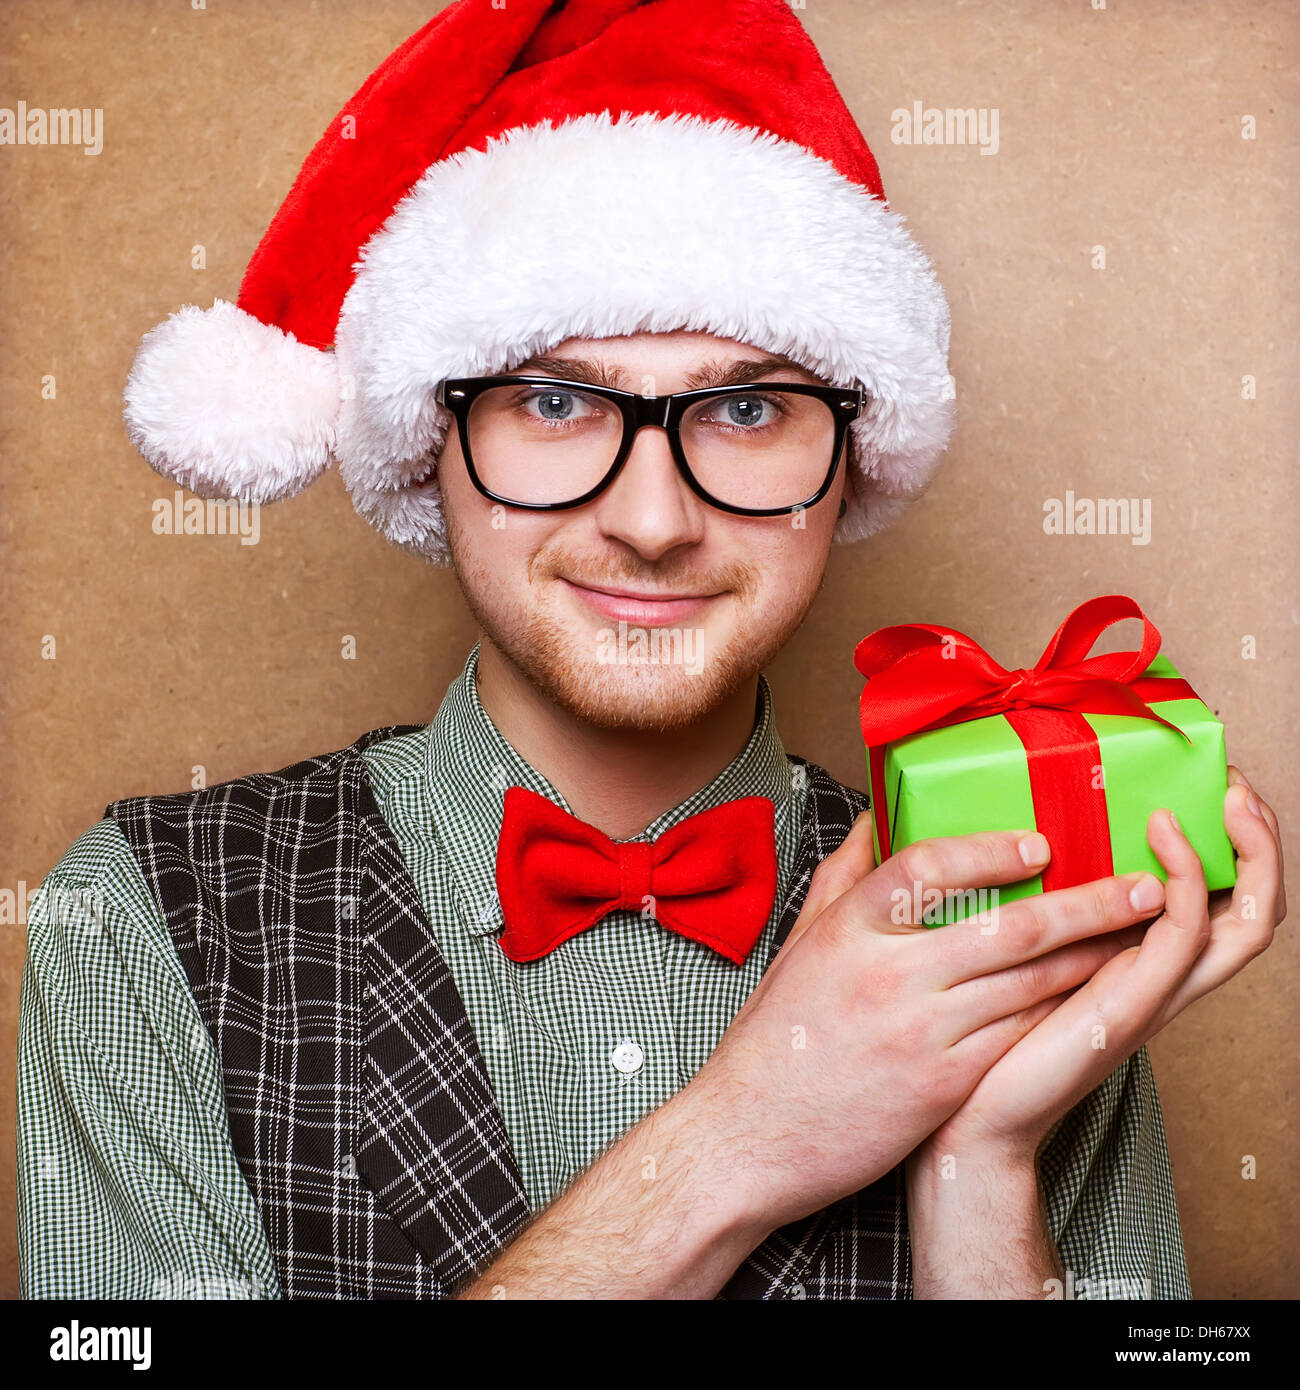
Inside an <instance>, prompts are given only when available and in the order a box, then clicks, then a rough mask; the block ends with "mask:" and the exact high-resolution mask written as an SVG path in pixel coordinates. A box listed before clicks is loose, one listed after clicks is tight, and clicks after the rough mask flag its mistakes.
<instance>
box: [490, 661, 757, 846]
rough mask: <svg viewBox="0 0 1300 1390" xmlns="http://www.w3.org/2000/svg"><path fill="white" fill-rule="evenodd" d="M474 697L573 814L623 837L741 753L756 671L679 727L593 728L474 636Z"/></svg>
mask: <svg viewBox="0 0 1300 1390" xmlns="http://www.w3.org/2000/svg"><path fill="white" fill-rule="evenodd" d="M478 696H479V701H480V703H481V704H482V705H483V708H484V710H485V711H486V712H487V715H488V718H490V719H491V720H492V722H493V724H495V725H496V727H497V728H498V730H500V732H501V735H502V737H504V738H505V739H506V741H507V742H508V743H510V744H511V746H512V747H513V748H514V749H515V750H516V751H517V752H518V753H519V755H520V757H522V758H523V759H524V760H525V762H527V763H528V764H529V765H530V766H531V767H534V768H536V769H537V771H538V772H540V773H541V774H542V776H544V777H545V778H546V779H547V781H549V782H550V783H551V785H552V786H553V787H555V789H556V790H557V791H558V792H559V793H560V794H561V795H562V796H563V797H564V799H565V800H566V801H567V802H568V803H569V806H570V808H571V809H572V811H573V814H574V815H575V816H577V817H578V818H579V819H580V820H584V821H586V822H587V823H588V824H590V825H594V826H595V827H596V828H597V829H598V830H602V831H604V833H605V834H606V835H608V836H609V837H610V838H611V839H613V840H626V839H630V838H631V837H632V836H633V835H639V834H640V833H641V831H643V830H644V829H645V827H646V826H647V825H649V824H650V822H651V821H652V820H654V819H655V818H656V817H657V816H661V815H662V814H663V813H664V812H665V811H669V810H671V809H672V808H673V807H674V806H678V805H680V804H681V803H682V802H683V801H685V800H686V798H687V797H689V796H690V795H691V794H692V793H694V792H696V791H698V790H699V789H700V788H701V787H703V786H705V785H706V784H707V783H709V782H711V781H712V780H713V778H714V777H716V776H717V774H718V773H719V772H721V771H722V770H723V769H724V768H725V767H726V766H727V765H728V764H729V763H730V762H731V761H732V760H733V759H734V758H735V757H736V755H737V754H738V753H740V751H741V750H742V749H743V748H744V746H745V744H746V743H747V742H748V741H749V737H750V735H751V734H752V733H753V731H754V718H755V711H756V708H757V700H758V677H757V675H755V676H754V677H753V679H752V680H749V681H747V682H746V683H745V685H744V686H743V687H742V688H741V689H740V690H738V691H736V693H735V694H734V695H732V696H730V697H729V698H728V699H726V700H725V701H723V703H722V704H721V705H720V706H718V708H717V709H714V710H712V711H710V713H709V714H708V715H706V716H705V717H704V718H703V719H701V720H699V721H697V722H696V723H694V724H691V725H690V726H688V727H686V728H683V729H675V730H671V731H669V732H667V733H660V732H644V731H641V730H637V729H599V728H594V727H593V726H592V725H590V724H586V723H583V722H582V721H581V720H580V719H577V718H575V717H574V716H573V715H571V714H570V713H569V712H568V711H567V710H565V709H561V708H560V707H559V706H558V705H556V704H555V703H554V702H553V701H551V700H549V699H548V698H547V697H546V696H545V695H544V694H543V693H542V691H540V690H539V689H538V688H537V687H536V686H535V685H533V684H532V682H531V681H529V680H528V679H527V678H526V677H525V676H524V675H523V673H522V672H521V671H519V669H518V668H517V667H516V666H514V665H513V664H512V663H511V662H510V661H508V660H507V659H506V658H505V657H504V656H502V654H501V653H500V651H499V650H498V649H497V648H496V647H495V646H494V645H493V644H492V642H491V641H490V640H489V639H488V638H487V637H486V636H483V637H482V638H481V640H480V644H479V656H478Z"/></svg>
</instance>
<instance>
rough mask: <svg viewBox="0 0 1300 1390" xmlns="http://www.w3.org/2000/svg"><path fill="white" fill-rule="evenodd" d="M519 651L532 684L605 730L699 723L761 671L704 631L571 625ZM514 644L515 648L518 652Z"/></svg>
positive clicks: (663, 728)
mask: <svg viewBox="0 0 1300 1390" xmlns="http://www.w3.org/2000/svg"><path fill="white" fill-rule="evenodd" d="M533 636H534V640H532V641H530V642H527V643H525V644H524V645H523V649H522V650H519V649H515V650H513V651H511V653H510V654H511V657H512V659H513V660H514V661H515V662H516V664H518V665H519V666H520V668H521V670H523V672H524V674H525V675H527V677H528V678H529V680H531V681H532V682H533V684H534V685H536V686H538V687H539V688H540V689H541V690H542V691H543V692H544V693H545V694H546V695H547V696H548V697H549V698H550V699H551V700H552V701H553V702H554V703H555V704H557V705H559V706H560V708H562V709H564V710H565V711H567V712H568V713H569V714H571V715H572V716H573V717H574V718H575V719H579V720H581V721H582V722H583V723H585V724H590V725H592V726H593V727H595V728H601V729H627V730H638V731H641V732H646V733H650V732H658V733H667V732H669V731H671V730H675V729H681V728H685V727H687V726H689V725H691V724H695V723H698V722H699V721H700V720H701V719H702V718H703V717H704V716H705V715H707V714H709V713H710V712H711V711H712V710H714V709H716V708H717V707H718V705H719V704H721V703H722V702H723V701H724V700H725V699H726V698H727V697H728V696H729V695H730V694H732V693H733V692H734V691H735V690H736V689H738V688H739V687H740V686H741V685H742V684H743V683H744V681H745V680H746V679H748V678H749V677H751V676H752V675H753V674H754V672H753V671H749V670H742V669H739V667H738V665H737V663H736V662H734V661H730V660H728V659H727V658H726V649H725V646H721V645H719V646H715V645H714V643H713V642H711V641H710V638H711V637H712V633H711V632H710V630H709V629H708V628H707V627H704V628H689V627H682V628H658V629H656V628H634V627H630V626H628V625H627V624H618V623H609V624H604V625H600V626H596V627H592V628H587V629H586V630H574V629H573V628H571V627H570V626H569V625H567V624H565V625H564V626H563V627H562V628H560V629H559V630H556V629H551V630H550V631H548V632H546V634H545V636H544V637H541V640H538V638H539V636H540V634H537V633H534V634H533ZM513 645H514V644H512V646H513Z"/></svg>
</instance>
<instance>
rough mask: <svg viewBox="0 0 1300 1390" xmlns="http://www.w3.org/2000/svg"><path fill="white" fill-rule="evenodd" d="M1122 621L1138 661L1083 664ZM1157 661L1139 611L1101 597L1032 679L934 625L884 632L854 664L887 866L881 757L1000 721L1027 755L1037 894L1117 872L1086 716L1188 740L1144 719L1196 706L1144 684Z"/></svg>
mask: <svg viewBox="0 0 1300 1390" xmlns="http://www.w3.org/2000/svg"><path fill="white" fill-rule="evenodd" d="M1125 618H1139V619H1141V621H1142V645H1141V646H1140V647H1139V648H1138V650H1137V651H1127V652H1107V653H1104V654H1100V655H1097V656H1089V655H1088V653H1089V651H1091V650H1092V647H1093V645H1094V644H1095V643H1096V641H1097V639H1098V638H1099V637H1100V636H1101V634H1102V633H1103V632H1104V631H1105V630H1106V629H1107V628H1108V627H1110V626H1111V624H1113V623H1117V622H1121V621H1122V620H1123V619H1125ZM1159 650H1160V633H1159V632H1158V631H1157V629H1156V626H1155V624H1154V623H1153V622H1152V621H1151V620H1150V619H1149V618H1148V617H1147V615H1146V614H1145V613H1144V612H1143V611H1142V609H1141V608H1140V607H1139V606H1138V604H1137V603H1136V601H1135V600H1133V599H1131V598H1128V597H1127V596H1126V595H1124V594H1106V595H1104V596H1102V597H1100V598H1094V599H1089V600H1088V601H1087V602H1086V603H1081V604H1080V605H1079V606H1078V607H1077V608H1076V609H1075V610H1074V612H1073V613H1071V614H1070V616H1069V617H1068V618H1066V620H1065V621H1064V622H1063V623H1062V624H1061V626H1060V627H1058V628H1057V629H1056V632H1055V634H1054V635H1053V637H1052V640H1051V641H1050V642H1049V643H1048V644H1047V647H1046V648H1045V650H1044V651H1043V654H1042V656H1040V657H1039V658H1038V661H1037V663H1036V664H1035V665H1034V666H1033V668H1032V669H1028V670H1026V669H1025V668H1023V667H1022V668H1020V669H1019V670H1015V671H1008V670H1007V669H1006V668H1005V667H1003V666H1000V665H999V664H998V663H997V662H996V661H994V659H993V658H992V657H991V656H990V655H989V654H988V652H986V651H985V650H984V648H983V647H981V646H980V645H979V643H978V642H976V641H974V640H973V639H972V638H970V637H967V636H966V634H965V633H964V632H957V631H956V630H955V629H953V628H948V627H939V626H937V625H934V624H930V623H905V624H902V625H900V626H898V627H884V628H881V629H880V630H879V631H877V632H873V633H872V634H871V635H870V636H869V637H864V638H863V639H862V641H861V642H859V643H858V646H857V650H856V651H855V652H854V655H853V662H854V665H855V666H856V667H857V668H858V670H859V671H861V672H862V674H863V675H864V676H866V677H867V685H866V687H865V688H864V689H863V691H862V702H861V719H862V737H863V739H864V741H865V742H866V744H867V746H868V748H869V750H870V763H871V801H872V806H873V807H874V808H875V809H876V831H877V834H878V836H879V839H880V857H881V859H882V861H883V860H885V859H887V858H888V857H889V855H890V852H891V851H890V831H891V829H892V827H891V826H889V825H888V824H887V823H886V822H887V820H888V817H887V815H886V814H885V809H886V807H887V805H888V802H887V800H886V796H885V746H886V745H887V744H889V743H892V742H894V741H895V740H896V739H900V738H903V737H905V736H906V735H908V734H916V733H923V732H925V731H926V730H929V729H942V728H945V727H946V726H947V725H949V724H962V723H965V722H966V721H967V720H971V719H983V718H985V717H987V716H988V715H992V714H1003V715H1005V716H1006V719H1007V722H1008V723H1009V724H1010V725H1011V727H1012V728H1013V729H1014V730H1015V731H1016V734H1017V736H1018V737H1019V739H1020V741H1021V743H1023V744H1024V746H1025V755H1026V757H1027V759H1028V762H1029V788H1030V793H1031V795H1032V797H1033V802H1034V815H1035V823H1036V825H1037V827H1038V829H1039V830H1040V831H1042V833H1043V834H1044V835H1046V836H1047V839H1048V842H1049V844H1050V845H1051V847H1052V859H1051V862H1050V863H1049V865H1048V866H1047V868H1046V869H1045V870H1044V871H1043V891H1044V892H1050V891H1051V890H1052V889H1054V888H1064V887H1067V886H1068V885H1070V884H1073V883H1083V882H1086V881H1088V880H1090V879H1094V878H1104V877H1106V876H1107V875H1109V874H1110V873H1112V872H1113V868H1112V861H1111V853H1110V826H1109V820H1108V817H1107V813H1106V799H1105V794H1104V790H1105V789H1104V787H1101V786H1098V785H1097V784H1096V783H1097V779H1096V777H1095V774H1094V768H1100V766H1101V750H1100V748H1099V747H1098V744H1097V736H1096V734H1095V733H1094V732H1093V730H1092V726H1091V725H1090V724H1089V723H1088V721H1087V720H1086V719H1084V718H1083V715H1084V713H1085V712H1086V713H1088V714H1120V715H1129V716H1133V717H1137V718H1140V719H1150V720H1154V721H1155V722H1156V723H1157V724H1163V725H1164V726H1165V728H1167V729H1173V730H1174V732H1175V733H1177V734H1178V735H1179V736H1180V737H1182V738H1184V739H1187V741H1188V742H1189V743H1190V742H1191V739H1189V738H1187V735H1186V734H1185V733H1184V732H1183V731H1182V730H1181V729H1180V728H1178V726H1177V725H1176V724H1171V723H1170V722H1169V721H1168V720H1167V719H1162V718H1161V717H1160V716H1159V715H1158V714H1156V713H1155V712H1154V711H1152V710H1150V709H1148V708H1147V705H1148V703H1149V702H1150V701H1153V700H1180V699H1196V698H1198V697H1197V695H1196V692H1195V691H1194V690H1193V689H1192V688H1191V686H1190V685H1188V683H1187V682H1186V681H1185V680H1181V679H1179V678H1177V677H1174V676H1144V675H1143V674H1142V673H1143V672H1144V671H1145V670H1146V669H1147V667H1148V666H1150V665H1151V662H1152V660H1153V659H1154V658H1155V655H1156V653H1157V652H1158V651H1159Z"/></svg>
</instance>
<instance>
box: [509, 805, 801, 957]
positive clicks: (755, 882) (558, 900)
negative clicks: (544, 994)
mask: <svg viewBox="0 0 1300 1390" xmlns="http://www.w3.org/2000/svg"><path fill="white" fill-rule="evenodd" d="M496 879H497V896H498V897H499V898H500V899H501V912H502V915H503V916H504V918H505V931H504V932H503V933H502V935H501V949H502V950H503V951H504V952H505V953H506V955H507V956H509V957H510V959H511V960H516V961H525V960H538V959H540V957H542V956H544V955H546V954H547V952H549V951H551V950H553V949H554V948H555V947H556V946H558V945H559V944H560V942H562V941H567V940H568V939H569V937H571V936H576V935H577V934H578V933H579V932H582V931H586V930H587V928H588V927H590V926H592V925H594V924H595V923H596V922H598V921H599V920H600V919H601V918H602V917H603V916H604V915H605V914H606V913H607V912H612V911H613V910H614V909H615V908H624V907H626V908H632V909H633V910H634V911H637V912H640V911H641V910H642V909H643V908H644V907H645V906H646V904H645V901H644V900H645V899H646V898H649V899H651V904H650V905H651V906H652V908H653V915H654V917H655V919H656V920H657V921H658V922H660V923H661V924H662V925H663V926H665V927H668V928H670V929H671V930H672V931H675V932H679V933H680V934H681V935H682V936H688V937H690V938H691V940H692V941H699V942H702V943H703V944H704V945H705V946H708V947H711V948H712V949H713V950H715V951H717V952H718V953H719V955H723V956H725V957H726V958H727V959H728V960H730V961H734V962H735V963H736V964H737V965H742V964H744V962H745V959H746V958H747V957H748V955H749V953H750V952H751V951H752V950H753V949H754V943H755V942H756V941H757V940H758V938H759V936H760V935H761V933H762V931H763V928H764V926H765V925H766V924H767V919H768V916H769V915H770V914H771V911H772V903H773V902H774V901H775V898H776V834H775V829H774V826H773V807H772V801H771V798H770V797H766V796H743V797H740V798H739V799H738V800H735V801H728V802H726V803H724V804H723V805H721V806H715V807H714V808H713V809H712V810H709V811H701V812H700V813H699V814H698V815H694V816H688V817H687V818H686V820H684V821H682V822H681V823H680V824H679V825H675V826H673V828H672V829H671V830H666V831H665V832H664V833H663V834H662V835H660V836H659V838H658V839H657V840H655V841H654V842H653V843H652V844H646V843H645V842H643V841H630V842H628V843H625V844H616V843H615V842H614V841H613V840H611V839H610V838H609V836H608V835H606V834H604V833H603V832H601V831H599V830H597V829H596V827H595V826H594V825H588V824H587V823H586V822H585V821H580V820H579V819H578V818H577V817H576V816H571V815H570V814H569V813H568V812H567V811H565V810H563V809H562V808H561V807H559V806H557V805H555V803H554V802H552V801H548V800H547V798H546V797H544V796H538V795H537V793H536V792H531V791H529V790H528V789H527V788H526V787H507V788H506V799H505V814H504V816H503V818H502V822H501V839H500V840H499V842H498V844H497V868H496Z"/></svg>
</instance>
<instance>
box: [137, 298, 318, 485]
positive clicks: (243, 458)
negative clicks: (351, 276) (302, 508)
mask: <svg viewBox="0 0 1300 1390" xmlns="http://www.w3.org/2000/svg"><path fill="white" fill-rule="evenodd" d="M125 397H126V409H125V412H124V415H125V419H126V427H127V432H128V433H129V434H130V436H131V442H132V443H133V444H134V445H135V447H136V448H137V449H138V450H139V451H140V453H141V454H143V455H144V457H145V459H146V460H147V461H148V463H149V464H150V466H151V467H153V468H154V469H155V470H156V471H157V472H159V473H162V474H163V475H165V476H166V477H169V478H175V479H176V481H177V482H179V483H182V484H184V485H185V486H186V487H188V488H190V489H191V491H193V492H196V493H198V494H199V495H200V496H202V497H227V498H238V499H240V500H242V501H245V502H273V501H275V500H277V499H278V498H281V497H290V496H292V495H293V494H294V493H295V492H298V491H300V490H301V489H302V488H304V487H306V486H307V484H308V483H310V482H311V481H312V479H313V478H315V477H316V475H317V474H318V473H320V471H321V470H322V469H323V468H325V467H326V466H327V465H328V464H329V461H330V454H331V452H332V451H333V448H334V432H335V426H336V423H337V419H338V411H339V379H338V369H337V366H336V364H335V362H334V358H333V356H332V354H330V353H328V352H322V351H320V350H319V349H318V348H313V347H308V346H307V345H306V344H305V343H301V342H299V341H298V339H297V338H295V337H294V336H293V334H291V333H286V332H285V331H284V330H283V329H280V328H277V327H275V326H274V325H270V324H265V323H263V322H262V321H261V320H260V319H256V318H254V317H253V316H252V315H251V314H248V313H245V312H244V310H242V309H240V308H238V307H237V306H236V305H234V304H230V303H228V302H227V301H225V300H223V299H218V300H217V301H216V302H215V303H214V304H213V306H212V308H210V309H200V308H199V307H198V306H197V305H193V304H190V305H186V307H185V308H183V309H180V310H178V311H177V312H176V313H174V314H173V315H172V316H171V317H170V318H169V319H167V320H166V321H165V322H163V323H160V324H159V325H158V326H157V327H156V328H154V329H153V330H151V331H150V332H149V333H147V334H146V335H145V337H144V340H143V341H142V342H141V344H140V346H139V348H138V349H137V351H136V355H135V361H134V363H133V364H132V366H131V374H130V376H129V378H128V380H127V386H126V392H125Z"/></svg>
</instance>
